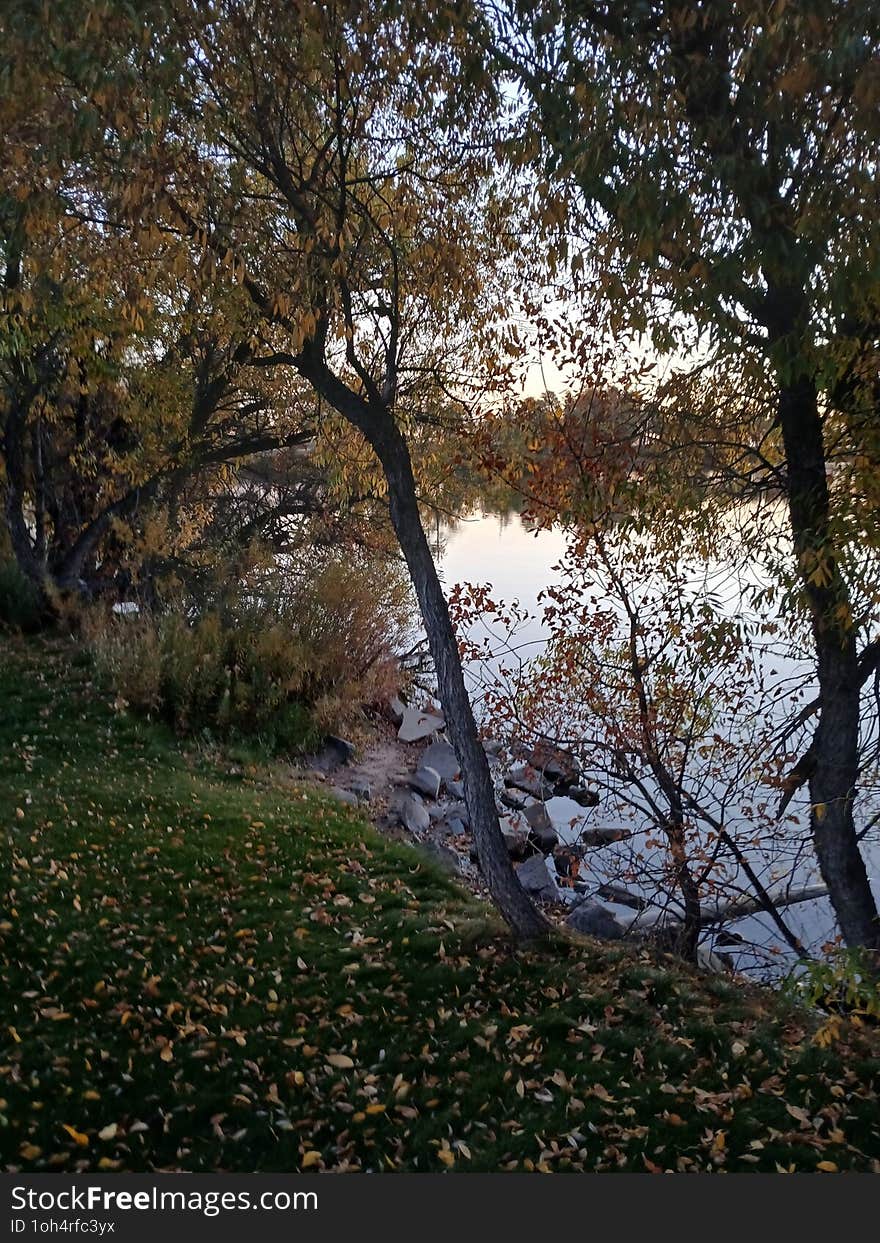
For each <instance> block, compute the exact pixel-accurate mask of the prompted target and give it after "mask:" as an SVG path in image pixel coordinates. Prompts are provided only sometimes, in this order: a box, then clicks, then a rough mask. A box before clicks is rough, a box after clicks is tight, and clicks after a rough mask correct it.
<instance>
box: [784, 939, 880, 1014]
mask: <svg viewBox="0 0 880 1243" xmlns="http://www.w3.org/2000/svg"><path fill="white" fill-rule="evenodd" d="M799 966H800V971H799V973H798V974H797V975H794V976H792V977H790V978H789V979H788V981H787V982H786V990H787V991H788V992H789V993H790V994H791V995H792V996H795V997H797V998H799V999H800V1000H802V1001H806V1002H807V1003H808V1004H809V1005H812V1006H816V1007H817V1008H818V1009H820V1010H825V1011H826V1012H827V1013H828V1014H831V1015H840V1016H843V1017H845V1018H848V1019H852V1020H855V1021H856V1022H870V1023H878V1022H880V977H878V974H877V965H876V963H875V962H873V961H872V960H871V958H870V956H869V952H868V951H867V950H864V949H860V948H850V949H837V950H834V951H833V952H832V953H831V954H830V955H829V957H828V958H826V959H821V960H818V961H815V962H804V963H801V964H799Z"/></svg>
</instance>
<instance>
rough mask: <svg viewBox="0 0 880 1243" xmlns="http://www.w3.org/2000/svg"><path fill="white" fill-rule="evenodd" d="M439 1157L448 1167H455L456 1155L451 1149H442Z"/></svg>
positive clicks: (438, 1154)
mask: <svg viewBox="0 0 880 1243" xmlns="http://www.w3.org/2000/svg"><path fill="white" fill-rule="evenodd" d="M437 1156H438V1157H439V1158H440V1160H441V1161H442V1162H443V1164H444V1165H447V1166H449V1167H452V1166H453V1165H455V1153H454V1152H452V1150H451V1149H450V1148H441V1149H440V1151H439V1152H438V1153H437Z"/></svg>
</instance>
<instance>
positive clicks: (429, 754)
mask: <svg viewBox="0 0 880 1243" xmlns="http://www.w3.org/2000/svg"><path fill="white" fill-rule="evenodd" d="M420 766H421V767H424V768H433V769H434V771H435V772H437V773H439V775H440V779H441V781H445V782H447V783H448V782H450V781H456V780H457V779H458V776H459V774H460V772H461V767H460V765H459V763H458V757H457V755H456V754H455V751H454V750H453V748H452V747H451V746H450V745H449V743H448V742H444V741H443V740H442V739H441V740H438V741H437V742H432V743H431V745H430V747H427V748H426V749H425V751H424V752H423V754H422V758H421V760H420Z"/></svg>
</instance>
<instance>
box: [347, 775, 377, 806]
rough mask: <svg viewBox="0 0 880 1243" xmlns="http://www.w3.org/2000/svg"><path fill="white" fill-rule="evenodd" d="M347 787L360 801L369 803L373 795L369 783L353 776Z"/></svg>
mask: <svg viewBox="0 0 880 1243" xmlns="http://www.w3.org/2000/svg"><path fill="white" fill-rule="evenodd" d="M348 788H349V789H350V790H351V792H352V794H356V795H357V796H358V798H359V799H360V801H361V802H362V803H369V802H370V800H371V799H372V797H373V791H372V789H371V787H370V783H369V782H368V781H365V780H364V779H363V778H362V777H354V778H353V779H352V780H351V781H350V782H349V783H348Z"/></svg>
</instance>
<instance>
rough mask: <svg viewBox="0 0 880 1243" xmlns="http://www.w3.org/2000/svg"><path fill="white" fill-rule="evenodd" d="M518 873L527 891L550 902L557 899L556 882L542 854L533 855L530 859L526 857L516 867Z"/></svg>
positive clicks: (520, 881)
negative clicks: (523, 861)
mask: <svg viewBox="0 0 880 1243" xmlns="http://www.w3.org/2000/svg"><path fill="white" fill-rule="evenodd" d="M516 875H517V878H518V880H519V883H520V884H521V885H522V887H523V889H525V891H526V893H532V894H535V895H536V896H537V897H539V898H543V899H545V901H548V902H549V901H553V900H555V899H556V897H557V892H556V882H555V881H554V879H553V877H552V876H551V875H550V870H549V868H548V867H547V864H546V862H545V860H544V859H543V858H542V857H541V855H532V857H531V858H530V859H526V861H525V863H521V864H520V865H519V867H518V868H517V869H516Z"/></svg>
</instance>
